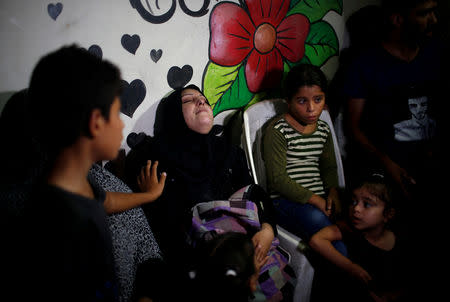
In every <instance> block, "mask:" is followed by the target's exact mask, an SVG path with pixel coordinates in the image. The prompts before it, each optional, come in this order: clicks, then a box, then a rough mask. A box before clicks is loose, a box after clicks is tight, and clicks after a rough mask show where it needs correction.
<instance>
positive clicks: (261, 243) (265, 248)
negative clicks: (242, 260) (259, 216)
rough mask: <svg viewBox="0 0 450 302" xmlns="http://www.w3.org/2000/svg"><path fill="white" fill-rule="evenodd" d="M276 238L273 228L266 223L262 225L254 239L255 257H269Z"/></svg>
mask: <svg viewBox="0 0 450 302" xmlns="http://www.w3.org/2000/svg"><path fill="white" fill-rule="evenodd" d="M274 238H275V234H274V230H273V228H272V226H271V225H270V224H268V223H265V222H264V223H262V224H261V230H259V231H258V232H257V233H255V235H253V237H252V241H253V246H254V247H255V257H257V258H264V257H265V256H267V253H268V252H269V249H270V246H271V245H272V241H273V239H274Z"/></svg>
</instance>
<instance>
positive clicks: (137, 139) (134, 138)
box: [127, 132, 147, 149]
mask: <svg viewBox="0 0 450 302" xmlns="http://www.w3.org/2000/svg"><path fill="white" fill-rule="evenodd" d="M146 137H147V134H145V133H144V132H139V134H138V133H136V132H131V133H130V134H128V136H127V145H128V147H130V148H131V149H133V148H134V147H136V146H137V145H139V144H140V143H141V142H143V141H144V139H145V138H146Z"/></svg>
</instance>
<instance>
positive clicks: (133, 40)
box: [120, 34, 141, 54]
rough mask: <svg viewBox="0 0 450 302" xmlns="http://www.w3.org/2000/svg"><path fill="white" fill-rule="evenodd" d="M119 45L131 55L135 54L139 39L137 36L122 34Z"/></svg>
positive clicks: (139, 42)
mask: <svg viewBox="0 0 450 302" xmlns="http://www.w3.org/2000/svg"><path fill="white" fill-rule="evenodd" d="M120 43H121V44H122V46H123V48H125V50H126V51H128V52H129V53H132V54H136V50H137V49H138V47H139V45H140V44H141V38H140V37H139V35H132V36H130V35H129V34H124V35H123V36H122V39H120Z"/></svg>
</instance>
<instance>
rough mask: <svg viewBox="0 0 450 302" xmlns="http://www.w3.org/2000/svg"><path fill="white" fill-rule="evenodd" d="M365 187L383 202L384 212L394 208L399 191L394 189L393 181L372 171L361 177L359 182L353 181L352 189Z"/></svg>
mask: <svg viewBox="0 0 450 302" xmlns="http://www.w3.org/2000/svg"><path fill="white" fill-rule="evenodd" d="M362 187H364V188H366V189H367V190H368V191H369V192H370V193H371V194H373V195H374V196H376V197H377V198H378V199H380V200H382V201H383V202H384V203H385V207H384V212H385V213H387V212H388V211H389V210H390V209H393V208H394V209H395V208H396V200H397V199H398V198H399V195H398V194H399V193H398V192H396V191H395V190H394V188H395V186H394V184H393V181H392V180H391V179H390V178H388V177H386V176H385V175H384V174H383V173H379V172H374V173H370V174H368V175H367V176H365V177H363V178H362V179H361V180H360V181H359V182H357V183H355V185H354V186H353V189H357V188H362Z"/></svg>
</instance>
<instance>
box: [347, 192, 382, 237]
mask: <svg viewBox="0 0 450 302" xmlns="http://www.w3.org/2000/svg"><path fill="white" fill-rule="evenodd" d="M384 207H385V202H384V201H382V200H381V199H379V198H378V197H377V196H375V195H374V194H372V193H370V192H369V190H367V188H365V187H361V188H357V189H355V190H354V191H353V196H352V205H351V207H350V220H351V222H352V224H353V226H354V227H355V228H356V229H357V230H361V231H363V230H368V229H374V228H377V227H383V226H384V224H385V223H386V222H387V218H386V217H385V215H384Z"/></svg>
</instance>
